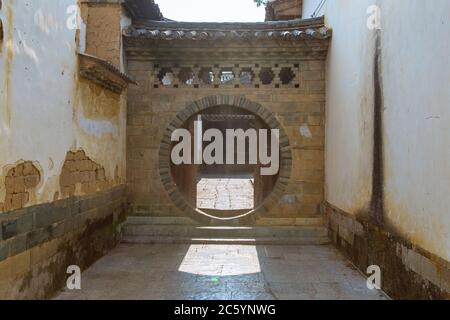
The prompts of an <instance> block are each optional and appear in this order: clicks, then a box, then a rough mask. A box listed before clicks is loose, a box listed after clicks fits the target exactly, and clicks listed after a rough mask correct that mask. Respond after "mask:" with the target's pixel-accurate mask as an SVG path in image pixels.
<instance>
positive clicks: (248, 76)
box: [239, 68, 255, 86]
mask: <svg viewBox="0 0 450 320" xmlns="http://www.w3.org/2000/svg"><path fill="white" fill-rule="evenodd" d="M239 79H240V82H241V84H242V85H244V86H251V85H252V84H253V81H254V79H255V74H254V72H253V70H252V68H242V70H241V73H240V75H239Z"/></svg>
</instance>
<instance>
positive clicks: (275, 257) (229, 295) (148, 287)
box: [56, 245, 386, 300]
mask: <svg viewBox="0 0 450 320" xmlns="http://www.w3.org/2000/svg"><path fill="white" fill-rule="evenodd" d="M56 299H114V300H117V299H119V300H120V299H132V300H134V299H136V300H141V299H142V300H162V299H171V300H179V299H188V300H197V299H199V300H215V299H218V300H228V299H236V300H244V299H245V300H272V299H280V300H291V299H292V300H300V299H367V300H372V299H386V297H385V296H384V294H383V293H382V292H377V291H371V290H369V289H367V287H366V281H365V279H364V278H363V277H362V276H361V274H360V273H359V272H357V271H356V270H355V269H354V268H353V267H352V266H351V265H350V264H349V263H347V261H346V260H345V259H344V258H343V257H342V256H341V255H340V253H339V252H337V250H336V249H334V247H332V246H241V245H120V246H119V247H118V248H116V249H115V250H113V251H112V252H110V253H109V254H108V255H107V256H106V257H104V258H102V259H101V260H99V261H98V262H97V263H96V264H94V265H93V266H92V267H91V268H90V269H88V270H87V271H86V272H84V273H83V275H82V290H80V291H62V292H61V293H60V294H59V295H58V296H57V297H56Z"/></svg>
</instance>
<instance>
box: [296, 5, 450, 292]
mask: <svg viewBox="0 0 450 320" xmlns="http://www.w3.org/2000/svg"><path fill="white" fill-rule="evenodd" d="M319 2H320V1H318V0H307V1H305V7H304V11H305V12H304V15H305V17H307V16H308V15H310V13H311V10H314V9H315V8H316V7H317V4H318V3H319ZM372 5H377V6H378V8H379V9H380V11H379V12H380V16H379V18H380V20H379V21H380V29H379V30H377V29H370V28H368V27H367V21H368V20H369V21H373V20H371V19H372V18H374V17H375V18H376V11H373V10H374V9H375V7H371V6H372ZM320 12H321V13H324V14H325V16H326V21H327V25H329V26H330V27H332V28H333V40H332V43H331V46H330V52H329V57H328V65H327V68H328V70H327V104H326V113H327V124H326V179H325V181H326V182H325V186H326V201H327V202H328V203H329V204H331V205H332V206H333V207H336V208H338V209H340V210H342V211H343V212H346V213H348V214H349V215H350V217H354V218H356V219H358V220H360V221H374V222H375V223H374V225H376V226H378V227H379V228H378V227H377V228H375V229H373V228H371V229H370V230H372V231H371V232H364V234H365V235H366V236H368V234H372V235H373V234H376V232H375V231H374V230H378V231H379V230H384V231H385V232H388V234H390V235H391V236H395V241H393V243H397V244H398V243H399V241H400V242H401V243H402V244H401V245H400V244H399V246H400V247H401V246H403V245H406V246H407V247H408V250H412V252H411V253H410V254H409V256H408V258H405V256H403V259H402V253H401V250H400V251H398V252H397V254H396V251H395V250H396V248H395V245H394V246H388V245H386V247H385V248H384V249H385V251H386V252H387V251H389V250H388V249H387V248H390V249H392V250H391V253H392V255H393V256H397V257H400V262H401V263H399V264H397V265H395V263H394V262H393V264H392V265H385V266H384V267H385V268H391V269H392V268H398V269H397V270H396V271H397V272H403V271H402V270H401V268H399V267H398V266H400V265H403V266H404V267H406V268H407V269H409V270H414V273H415V274H416V275H419V276H418V277H417V279H415V280H416V281H422V280H423V279H426V280H427V281H428V283H429V284H430V283H431V285H435V286H436V287H437V288H440V289H446V290H447V291H450V288H449V285H448V284H449V283H450V280H449V274H450V273H449V269H448V261H449V260H450V215H449V214H448V207H449V206H450V200H449V197H448V196H447V194H448V193H449V191H450V183H449V181H450V166H449V165H448V163H449V161H450V153H449V148H448V147H447V146H448V141H449V136H450V126H449V125H448V119H449V117H450V112H449V109H448V103H449V101H450V92H449V90H448V87H449V85H450V76H449V75H450V67H449V59H450V47H449V45H448V43H446V42H445V41H442V39H447V38H449V36H450V28H449V12H450V3H449V2H448V1H446V0H437V1H418V0H412V1H409V0H400V1H392V0H379V1H365V0H363V1H362V0H354V1H327V4H326V6H325V7H324V9H323V10H322V11H320ZM446 120H447V121H446ZM338 211H339V210H338ZM344 220H345V219H341V220H339V219H338V221H341V222H342V221H344ZM355 223H356V222H355ZM338 225H339V223H338ZM340 225H341V229H340V230H341V232H342V235H343V238H346V239H347V240H349V241H350V246H351V247H353V248H354V247H355V246H356V247H357V245H356V244H354V243H353V241H352V240H351V239H353V238H351V237H352V236H353V235H354V234H355V230H353V229H352V228H349V227H348V225H347V226H346V225H345V223H344V224H340ZM346 230H347V231H348V230H353V231H351V232H350V231H349V233H348V234H347V235H348V236H346V235H345V234H346ZM335 231H336V230H335ZM361 232H362V231H361ZM356 234H358V232H356ZM360 235H361V234H360ZM382 238H383V237H378V240H380V239H382ZM371 239H372V240H374V241H375V240H377V238H376V237H375V238H373V237H372V238H371ZM346 242H347V243H348V241H346ZM376 245H377V244H374V247H372V249H374V248H375V246H376ZM357 251H358V250H356V251H355V252H357ZM368 251H369V252H368V253H367V252H366V255H367V254H368V255H369V258H370V256H372V253H373V252H374V251H373V250H368ZM371 252H372V253H371ZM414 255H416V256H417V257H416V258H415V259H413V258H412V256H414ZM380 257H381V255H379V256H378V259H372V261H371V262H373V263H375V264H376V262H377V261H374V260H379V261H380V260H382V259H381V258H380ZM430 257H434V258H430ZM430 259H431V260H430ZM384 260H386V261H389V260H390V261H394V259H387V258H386V259H384ZM413 260H414V261H413ZM379 261H378V263H381V262H379ZM430 261H431V262H430ZM402 263H403V264H402ZM393 274H394V273H391V276H392V275H393ZM418 279H419V280H418ZM405 283H406V282H405ZM411 283H412V282H411ZM390 289H391V290H392V292H396V291H397V292H398V293H399V295H398V296H402V295H403V296H405V292H407V291H408V290H407V289H408V288H407V286H406V288H403V290H400V289H399V288H398V287H397V288H396V287H395V286H391V287H390ZM412 291H414V289H413V285H411V292H412ZM431 291H432V290H430V292H431ZM436 291H439V290H436ZM416 292H418V291H417V290H416ZM430 292H428V293H424V292H422V294H421V295H417V296H422V297H425V296H427V295H428V296H430V297H432V296H435V297H436V296H439V295H438V294H437V293H436V292H434V293H430Z"/></svg>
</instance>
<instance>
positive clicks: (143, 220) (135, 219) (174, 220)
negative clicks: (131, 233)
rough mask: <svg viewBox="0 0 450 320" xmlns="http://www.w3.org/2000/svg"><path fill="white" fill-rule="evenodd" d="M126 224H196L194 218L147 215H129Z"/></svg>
mask: <svg viewBox="0 0 450 320" xmlns="http://www.w3.org/2000/svg"><path fill="white" fill-rule="evenodd" d="M126 224H127V225H129V224H131V225H135V224H136V225H197V224H198V223H197V222H195V221H194V220H192V219H190V218H186V217H148V216H130V217H128V218H127V221H126Z"/></svg>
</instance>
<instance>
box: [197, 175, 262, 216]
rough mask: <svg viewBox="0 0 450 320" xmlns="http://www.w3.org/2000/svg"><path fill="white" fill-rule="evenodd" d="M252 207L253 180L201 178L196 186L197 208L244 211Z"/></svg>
mask: <svg viewBox="0 0 450 320" xmlns="http://www.w3.org/2000/svg"><path fill="white" fill-rule="evenodd" d="M253 206H254V192H253V179H250V178H231V179H214V178H202V179H201V180H200V181H199V183H198V184H197V208H200V209H215V210H244V209H253Z"/></svg>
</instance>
